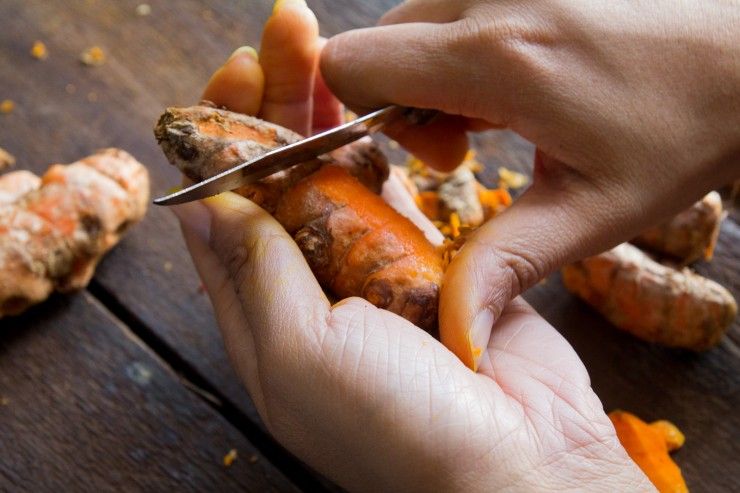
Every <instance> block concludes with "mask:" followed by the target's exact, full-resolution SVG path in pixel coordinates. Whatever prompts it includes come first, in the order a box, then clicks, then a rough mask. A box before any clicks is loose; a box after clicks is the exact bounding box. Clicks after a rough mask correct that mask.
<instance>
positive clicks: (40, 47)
mask: <svg viewBox="0 0 740 493" xmlns="http://www.w3.org/2000/svg"><path fill="white" fill-rule="evenodd" d="M31 56H32V57H34V58H35V59H36V60H46V59H47V58H48V57H49V51H48V50H47V49H46V45H45V44H44V43H43V42H41V41H36V42H34V43H33V46H32V47H31Z"/></svg>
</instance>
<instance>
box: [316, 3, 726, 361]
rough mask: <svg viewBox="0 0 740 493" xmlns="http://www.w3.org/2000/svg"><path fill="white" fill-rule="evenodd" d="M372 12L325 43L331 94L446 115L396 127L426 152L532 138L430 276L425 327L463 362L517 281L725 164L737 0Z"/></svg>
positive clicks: (436, 156) (522, 283)
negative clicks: (533, 149) (434, 305)
mask: <svg viewBox="0 0 740 493" xmlns="http://www.w3.org/2000/svg"><path fill="white" fill-rule="evenodd" d="M380 24H381V26H380V27H377V28H370V29H360V30H356V31H350V32H347V33H343V34H341V35H339V36H336V37H335V38H332V39H331V40H330V41H329V43H328V45H327V47H326V49H325V50H324V53H323V55H322V64H321V68H322V72H323V74H324V77H325V78H326V80H327V82H328V84H329V86H330V87H331V88H332V89H333V90H334V92H335V93H336V94H337V95H338V96H339V98H340V99H341V100H342V101H344V102H345V103H347V104H348V105H349V106H350V107H352V108H355V109H359V110H364V109H370V108H376V107H379V106H383V105H386V104H389V103H396V104H401V105H407V106H416V107H421V108H435V109H439V110H442V111H444V112H446V113H448V114H449V115H453V116H450V117H448V119H447V120H443V121H441V122H439V123H438V126H439V127H445V136H444V137H443V138H439V136H438V135H437V134H436V131H433V132H432V135H430V133H429V132H427V131H425V129H416V130H410V131H407V132H405V134H403V135H395V136H394V137H395V138H396V139H397V140H399V142H401V144H403V145H405V146H406V147H407V148H409V149H411V150H413V151H414V152H415V153H416V154H417V155H418V156H419V157H421V158H422V159H423V160H425V161H426V162H427V163H428V164H430V165H433V166H437V167H439V168H445V169H449V168H450V167H452V166H455V165H456V164H457V162H459V159H460V158H461V154H459V153H458V154H454V155H451V154H450V152H449V149H458V148H460V147H461V145H462V146H463V147H464V143H465V131H466V130H477V129H481V128H486V127H508V128H510V129H512V130H514V131H516V132H517V133H519V134H521V135H522V136H524V137H525V138H527V139H529V140H531V141H532V142H534V143H535V144H536V145H537V147H538V151H537V154H536V157H535V176H534V184H533V185H532V187H531V189H530V190H528V191H527V193H525V194H524V195H523V196H522V197H521V198H520V199H519V200H518V201H517V202H516V203H515V204H514V205H513V206H512V207H511V208H510V209H509V210H507V211H506V212H505V213H503V214H501V215H500V216H497V217H496V218H495V219H494V220H492V221H491V222H489V223H488V224H486V225H484V226H483V227H481V228H480V229H479V230H478V231H477V232H476V233H475V234H474V235H473V237H472V238H471V239H470V240H469V241H468V242H467V244H466V246H465V248H464V249H463V250H462V251H461V252H460V254H459V255H457V256H456V257H455V259H454V261H453V262H452V263H451V265H450V267H449V269H448V270H447V273H446V276H445V281H444V284H443V288H442V294H441V301H440V326H441V330H440V332H441V333H442V334H443V335H444V334H453V336H452V337H443V342H444V343H445V345H446V346H447V347H449V348H450V349H452V350H453V351H454V352H455V353H456V354H458V356H460V357H461V358H462V359H463V361H465V362H466V364H468V365H469V366H470V367H471V368H475V367H476V365H477V364H478V357H477V356H476V355H477V354H479V353H480V349H481V348H485V347H486V346H487V344H488V341H489V338H490V337H491V329H492V326H493V324H494V322H495V321H496V320H498V319H499V317H500V316H501V314H502V312H503V310H504V307H505V306H506V305H507V304H508V303H509V301H510V300H512V299H513V298H515V297H516V296H517V295H519V294H520V293H522V292H523V291H524V290H526V289H527V288H529V287H530V286H532V285H534V284H535V283H537V282H538V281H539V280H540V279H542V278H544V277H545V276H546V275H547V274H548V273H550V272H551V271H553V270H554V269H556V268H558V267H560V266H561V265H563V264H565V263H567V262H569V261H573V260H576V259H579V258H582V257H585V256H587V255H591V254H595V253H597V252H600V251H603V250H605V249H607V248H609V247H611V246H613V245H615V244H617V243H619V242H622V241H626V240H628V239H630V238H632V237H633V236H634V235H635V234H636V233H638V232H639V231H641V230H643V229H644V228H646V227H648V226H651V225H653V224H655V223H657V222H659V221H660V220H661V219H663V218H665V217H667V216H669V215H670V214H672V213H676V212H679V211H680V210H682V209H684V208H685V207H687V206H689V205H690V204H691V203H693V202H694V201H696V200H697V199H699V198H700V197H702V196H703V195H704V194H706V193H707V192H708V191H710V190H712V189H713V188H716V187H719V186H722V185H724V184H726V183H729V182H731V181H732V180H733V179H736V178H738V177H740V141H738V129H739V128H740V53H739V50H740V48H739V47H740V43H738V36H737V26H738V25H740V8H738V6H737V4H736V3H733V2H720V1H709V2H699V1H685V2H675V1H669V0H664V1H658V2H610V1H603V0H601V1H593V2H588V3H584V2H575V1H572V0H557V1H551V0H547V1H545V0H535V1H526V2H506V1H500V0H459V1H454V2H453V1H446V0H409V1H406V2H404V3H403V4H401V5H400V6H398V7H397V8H395V9H393V10H392V11H390V12H389V13H388V14H386V15H385V16H384V17H383V19H381V22H380ZM461 142H462V143H463V144H461ZM440 148H442V149H443V150H444V149H447V151H446V152H441V151H440ZM482 354H484V353H482Z"/></svg>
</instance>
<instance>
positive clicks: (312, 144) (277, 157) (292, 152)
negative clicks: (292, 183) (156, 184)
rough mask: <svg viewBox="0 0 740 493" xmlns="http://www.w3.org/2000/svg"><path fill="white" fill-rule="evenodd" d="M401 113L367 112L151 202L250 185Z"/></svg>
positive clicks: (395, 110) (182, 199) (182, 200)
mask: <svg viewBox="0 0 740 493" xmlns="http://www.w3.org/2000/svg"><path fill="white" fill-rule="evenodd" d="M405 110H406V109H405V108H402V107H399V106H387V107H385V108H383V109H380V110H377V111H374V112H372V113H368V114H367V115H364V116H362V117H360V118H357V119H356V120H353V121H351V122H348V123H345V124H343V125H340V126H338V127H335V128H332V129H330V130H327V131H326V132H322V133H320V134H316V135H314V136H312V137H309V138H307V139H303V140H301V141H298V142H296V143H294V144H290V145H287V146H284V147H280V148H278V149H275V150H272V151H270V152H268V153H267V154H263V155H262V156H260V157H258V158H256V159H253V160H252V161H248V162H246V163H242V164H240V165H238V166H234V167H233V168H231V169H228V170H226V171H224V172H221V173H219V174H217V175H215V176H212V177H211V178H208V179H206V180H203V181H202V182H200V183H196V184H195V185H191V186H189V187H187V188H185V189H183V190H180V191H178V192H175V193H172V194H170V195H167V196H166V197H160V198H158V199H155V200H154V203H155V204H157V205H175V204H183V203H185V202H191V201H193V200H200V199H204V198H206V197H210V196H212V195H216V194H219V193H221V192H226V191H229V190H234V189H235V188H239V187H240V186H242V185H247V184H249V183H253V182H255V181H257V180H260V179H262V178H264V177H266V176H269V175H271V174H273V173H276V172H278V171H281V170H284V169H288V168H290V167H292V166H295V165H297V164H300V163H305V162H307V161H311V160H313V159H316V158H318V157H319V156H322V155H323V154H326V153H327V152H330V151H333V150H334V149H338V148H340V147H342V146H343V145H346V144H349V143H350V142H354V141H355V140H358V139H360V138H362V137H364V136H366V135H368V134H371V133H375V132H377V131H379V130H380V129H382V128H383V127H384V126H385V125H386V124H389V123H392V122H394V121H396V120H398V119H399V118H401V117H403V116H404V111H405Z"/></svg>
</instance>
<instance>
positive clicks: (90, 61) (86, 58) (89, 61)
mask: <svg viewBox="0 0 740 493" xmlns="http://www.w3.org/2000/svg"><path fill="white" fill-rule="evenodd" d="M80 61H81V62H82V63H83V64H85V65H87V66H88V67H97V66H98V65H102V64H104V63H105V52H104V51H103V49H102V48H101V47H100V46H91V47H90V48H87V49H86V50H85V51H83V52H82V53H80Z"/></svg>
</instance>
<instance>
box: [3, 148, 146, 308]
mask: <svg viewBox="0 0 740 493" xmlns="http://www.w3.org/2000/svg"><path fill="white" fill-rule="evenodd" d="M148 199H149V175H148V173H147V171H146V168H144V166H143V165H142V164H141V163H139V162H138V161H136V159H134V158H133V157H131V156H130V155H129V154H127V153H126V152H124V151H121V150H119V149H105V150H103V151H99V152H98V153H96V154H93V155H92V156H89V157H86V158H84V159H82V160H80V161H77V162H75V163H72V164H69V165H66V166H65V165H61V164H55V165H52V166H51V167H50V168H49V169H48V170H47V171H46V173H45V174H44V175H43V176H42V177H41V178H38V177H37V176H35V175H34V174H33V173H30V172H28V171H16V172H12V173H8V174H6V175H3V176H0V272H2V276H0V317H2V316H5V315H16V314H19V313H21V312H22V311H24V310H25V309H26V308H28V307H29V306H31V305H33V304H36V303H39V302H41V301H43V300H45V299H46V298H47V297H48V296H49V295H50V294H51V292H52V291H54V290H55V289H56V290H58V291H63V292H65V291H70V290H74V289H80V288H83V287H85V286H86V285H87V283H88V282H89V281H90V278H91V277H92V275H93V273H94V270H95V266H96V265H97V263H98V262H99V261H100V259H101V257H102V256H103V254H105V253H106V252H107V251H108V250H110V249H111V248H112V247H113V246H114V245H115V244H116V243H117V242H118V240H119V239H120V238H121V235H122V234H123V233H124V232H125V231H126V230H127V229H128V227H129V226H131V225H132V224H133V223H135V222H137V221H138V220H139V219H141V218H142V217H143V216H144V213H145V212H146V208H147V202H148Z"/></svg>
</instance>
